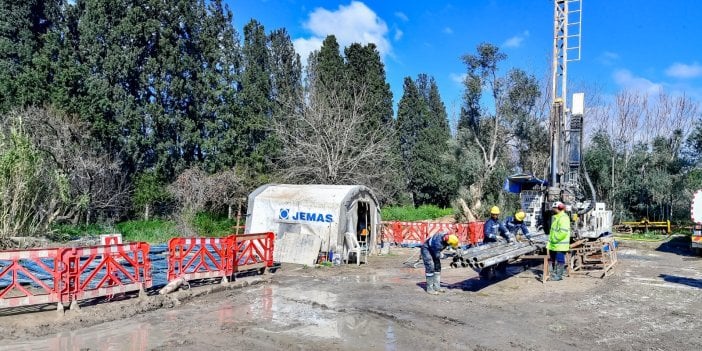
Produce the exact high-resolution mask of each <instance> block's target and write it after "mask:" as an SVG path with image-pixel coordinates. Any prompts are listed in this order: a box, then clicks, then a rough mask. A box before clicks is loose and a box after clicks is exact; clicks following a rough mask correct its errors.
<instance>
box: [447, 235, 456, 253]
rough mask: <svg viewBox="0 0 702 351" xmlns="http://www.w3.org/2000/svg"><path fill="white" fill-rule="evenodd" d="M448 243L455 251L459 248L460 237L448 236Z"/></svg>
mask: <svg viewBox="0 0 702 351" xmlns="http://www.w3.org/2000/svg"><path fill="white" fill-rule="evenodd" d="M446 243H448V244H449V245H451V247H453V248H454V249H455V248H456V247H457V246H458V237H457V236H456V235H454V234H451V235H449V236H448V239H447V240H446Z"/></svg>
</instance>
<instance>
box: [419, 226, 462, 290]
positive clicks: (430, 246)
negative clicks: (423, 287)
mask: <svg viewBox="0 0 702 351" xmlns="http://www.w3.org/2000/svg"><path fill="white" fill-rule="evenodd" d="M449 246H451V247H452V248H454V249H455V248H456V247H458V237H457V236H456V235H454V234H445V233H437V234H434V235H432V236H431V237H429V238H428V239H427V240H426V241H425V242H424V244H422V248H421V254H422V261H423V262H424V274H425V275H426V279H427V293H429V294H432V295H436V294H438V293H440V292H446V290H445V289H443V288H442V287H441V251H443V250H444V249H446V248H447V247H449Z"/></svg>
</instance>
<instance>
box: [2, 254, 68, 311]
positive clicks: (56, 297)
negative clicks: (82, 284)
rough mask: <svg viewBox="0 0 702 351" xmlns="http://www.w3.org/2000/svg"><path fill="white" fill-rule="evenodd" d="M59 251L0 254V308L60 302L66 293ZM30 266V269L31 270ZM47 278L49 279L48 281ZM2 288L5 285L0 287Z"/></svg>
mask: <svg viewBox="0 0 702 351" xmlns="http://www.w3.org/2000/svg"><path fill="white" fill-rule="evenodd" d="M60 250H61V249H60V248H53V249H28V250H8V251H2V252H0V265H1V266H2V267H3V268H2V269H1V270H0V282H3V283H5V282H7V286H5V287H3V288H2V289H1V290H0V308H6V307H18V306H28V305H38V304H44V303H55V302H60V301H62V299H63V298H64V297H66V296H64V295H63V294H67V290H66V285H65V284H64V282H63V280H62V273H63V270H64V267H63V266H62V264H61V262H60V261H59V260H58V257H59V251H60ZM30 266H31V268H32V269H31V270H30V268H29V267H30ZM47 278H48V279H47ZM3 285H4V284H3Z"/></svg>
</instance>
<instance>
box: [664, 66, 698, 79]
mask: <svg viewBox="0 0 702 351" xmlns="http://www.w3.org/2000/svg"><path fill="white" fill-rule="evenodd" d="M665 74H667V75H668V76H670V77H675V78H683V79H684V78H696V77H702V65H700V64H699V63H697V62H695V63H693V64H691V65H687V64H684V63H679V62H676V63H674V64H673V65H672V66H670V67H668V69H666V70H665Z"/></svg>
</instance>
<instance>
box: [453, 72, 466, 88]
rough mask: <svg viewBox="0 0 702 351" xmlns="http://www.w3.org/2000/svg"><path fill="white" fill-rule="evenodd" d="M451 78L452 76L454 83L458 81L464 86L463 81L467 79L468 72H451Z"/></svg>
mask: <svg viewBox="0 0 702 351" xmlns="http://www.w3.org/2000/svg"><path fill="white" fill-rule="evenodd" d="M449 78H451V80H452V81H453V82H454V83H458V84H459V85H460V86H463V81H464V80H466V74H465V73H461V74H459V73H451V74H449Z"/></svg>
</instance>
